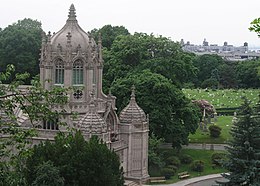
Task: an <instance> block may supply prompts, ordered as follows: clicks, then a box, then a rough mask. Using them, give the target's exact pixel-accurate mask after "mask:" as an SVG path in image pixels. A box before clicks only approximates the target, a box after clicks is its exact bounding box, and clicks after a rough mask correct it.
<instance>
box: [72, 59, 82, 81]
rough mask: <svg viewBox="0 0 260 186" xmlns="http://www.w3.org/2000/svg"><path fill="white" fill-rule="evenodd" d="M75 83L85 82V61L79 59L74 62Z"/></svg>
mask: <svg viewBox="0 0 260 186" xmlns="http://www.w3.org/2000/svg"><path fill="white" fill-rule="evenodd" d="M72 82H73V85H82V84H83V62H82V61H80V60H77V61H75V62H74V64H73V79H72Z"/></svg>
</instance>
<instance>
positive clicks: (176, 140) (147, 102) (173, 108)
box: [111, 70, 199, 148]
mask: <svg viewBox="0 0 260 186" xmlns="http://www.w3.org/2000/svg"><path fill="white" fill-rule="evenodd" d="M132 85H135V86H136V90H137V92H136V96H137V101H138V103H139V105H140V107H141V108H143V109H144V111H145V112H146V113H149V115H150V118H149V121H150V132H152V133H154V134H155V135H156V136H157V137H159V138H164V139H165V141H166V142H170V143H172V144H173V146H174V147H176V148H180V147H181V145H182V144H187V143H188V139H187V138H188V135H189V134H190V133H194V132H195V131H196V129H197V127H198V122H199V116H198V115H199V111H198V108H197V107H196V106H195V105H193V104H192V103H191V101H190V100H188V99H187V98H186V97H185V95H184V94H183V92H182V91H181V90H180V89H179V88H177V87H176V86H175V85H173V84H172V82H171V81H170V80H168V79H167V78H165V77H164V76H162V75H160V74H156V73H152V72H151V71H149V70H144V71H142V72H140V73H136V74H132V75H129V76H127V77H125V78H121V79H118V80H117V81H115V82H114V83H113V85H112V87H111V91H112V93H114V94H115V96H116V97H117V99H118V101H117V102H118V103H120V104H121V105H118V108H119V111H120V110H122V109H123V107H124V106H126V105H127V103H128V101H129V95H130V87H131V86H132Z"/></svg>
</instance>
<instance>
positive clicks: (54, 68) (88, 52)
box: [24, 4, 149, 182]
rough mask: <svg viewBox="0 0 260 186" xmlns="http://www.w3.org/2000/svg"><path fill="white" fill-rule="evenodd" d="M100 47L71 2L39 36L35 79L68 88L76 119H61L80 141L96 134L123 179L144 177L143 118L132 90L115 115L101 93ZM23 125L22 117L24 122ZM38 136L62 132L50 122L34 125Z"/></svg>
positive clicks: (145, 124) (112, 105)
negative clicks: (57, 25)
mask: <svg viewBox="0 0 260 186" xmlns="http://www.w3.org/2000/svg"><path fill="white" fill-rule="evenodd" d="M101 49H102V46H101V39H100V38H99V41H98V43H97V44H96V43H95V41H94V39H93V38H92V37H91V36H90V35H89V34H88V33H86V32H85V31H84V30H83V29H82V28H81V27H80V26H79V24H78V21H77V19H76V14H75V8H74V5H73V4H72V5H71V7H70V9H69V15H68V19H67V21H66V24H65V25H64V26H63V28H62V29H61V30H60V31H58V32H57V33H54V34H53V35H51V34H50V32H49V34H48V35H47V36H46V35H44V37H43V40H42V48H41V58H40V80H41V83H42V85H43V87H44V88H45V89H47V90H50V89H51V88H52V87H54V86H64V87H73V89H72V91H71V92H70V93H69V103H68V105H67V106H66V109H67V110H68V112H69V113H71V112H77V113H78V117H77V118H76V119H73V118H72V117H70V116H69V115H68V116H65V117H63V119H62V121H64V122H67V124H68V125H70V127H75V128H77V129H79V130H81V131H82V134H83V135H84V137H85V139H86V140H87V139H89V138H90V137H91V136H92V135H97V136H99V138H101V139H103V141H105V142H107V145H108V147H109V148H111V149H113V150H114V151H115V152H116V153H117V154H118V155H119V157H120V161H121V164H122V166H123V169H124V175H125V178H126V179H130V180H135V181H138V182H143V181H145V180H147V179H148V177H149V175H148V132H149V121H148V118H147V116H146V115H145V113H144V111H143V110H142V109H141V108H140V107H139V106H138V105H137V103H136V100H135V92H134V89H133V90H132V94H131V98H130V102H129V104H128V105H127V106H126V107H125V108H124V109H123V110H122V111H121V113H120V114H119V116H118V115H117V113H116V107H115V100H116V98H115V97H114V96H112V95H111V94H109V95H105V94H104V93H103V92H102V71H103V63H104V61H103V59H102V51H101ZM24 123H26V121H24ZM38 130H39V137H38V138H39V139H53V137H54V136H55V134H56V132H57V130H65V128H62V126H60V127H59V126H58V125H57V123H55V122H47V121H45V122H43V123H41V124H40V125H39V126H38Z"/></svg>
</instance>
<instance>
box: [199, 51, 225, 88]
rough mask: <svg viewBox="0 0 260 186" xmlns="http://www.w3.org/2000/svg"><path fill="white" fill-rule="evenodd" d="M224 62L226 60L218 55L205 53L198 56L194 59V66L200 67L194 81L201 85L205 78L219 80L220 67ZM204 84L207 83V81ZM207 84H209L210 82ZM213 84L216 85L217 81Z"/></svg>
mask: <svg viewBox="0 0 260 186" xmlns="http://www.w3.org/2000/svg"><path fill="white" fill-rule="evenodd" d="M223 64H224V60H223V59H222V58H221V57H220V56H218V55H210V54H205V55H201V56H197V57H196V58H195V60H194V66H195V67H197V68H198V72H197V79H195V81H194V83H195V84H196V85H197V86H199V87H201V86H202V83H203V82H204V81H205V80H207V81H212V80H213V79H215V81H219V78H220V77H219V69H220V66H221V65H223ZM204 84H205V85H206V82H204ZM207 85H209V82H208V83H207ZM210 85H212V83H210ZM213 85H215V82H214V84H213Z"/></svg>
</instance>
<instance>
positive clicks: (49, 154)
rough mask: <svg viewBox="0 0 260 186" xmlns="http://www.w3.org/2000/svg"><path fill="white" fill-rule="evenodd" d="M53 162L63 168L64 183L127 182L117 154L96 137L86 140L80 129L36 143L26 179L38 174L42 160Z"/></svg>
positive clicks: (100, 184) (117, 184)
mask: <svg viewBox="0 0 260 186" xmlns="http://www.w3.org/2000/svg"><path fill="white" fill-rule="evenodd" d="M45 161H51V162H53V165H54V166H55V167H57V168H58V169H59V170H60V175H61V176H62V177H63V178H64V183H65V185H86V186H88V185H89V186H92V185H96V186H103V185H108V186H120V185H122V186H123V184H124V179H123V170H122V168H120V167H121V166H120V162H119V158H118V156H117V154H116V153H115V152H113V151H111V150H109V149H108V148H107V146H106V144H105V143H103V142H102V141H100V140H99V139H98V138H97V137H96V136H93V137H92V138H91V139H90V140H89V141H88V142H86V141H85V140H84V138H83V136H82V135H81V133H80V132H76V133H75V134H72V133H69V134H64V133H60V134H59V135H58V136H56V138H55V141H54V142H53V143H51V142H49V141H47V142H45V143H41V144H39V145H38V146H34V148H33V154H32V156H31V157H30V158H29V159H28V160H27V164H26V165H27V166H26V170H27V171H26V178H27V181H28V183H29V184H31V183H32V182H33V180H35V179H36V178H37V177H38V175H37V174H36V172H35V171H34V170H35V168H36V167H37V166H39V165H40V164H42V162H45Z"/></svg>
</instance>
